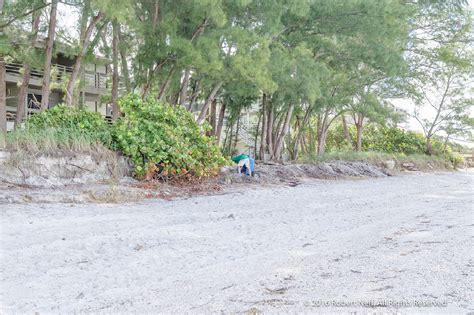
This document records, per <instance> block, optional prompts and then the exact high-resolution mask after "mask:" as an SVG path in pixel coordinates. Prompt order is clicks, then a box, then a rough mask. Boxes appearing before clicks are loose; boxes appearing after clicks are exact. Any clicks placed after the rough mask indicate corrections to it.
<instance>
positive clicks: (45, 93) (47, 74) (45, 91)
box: [41, 0, 58, 110]
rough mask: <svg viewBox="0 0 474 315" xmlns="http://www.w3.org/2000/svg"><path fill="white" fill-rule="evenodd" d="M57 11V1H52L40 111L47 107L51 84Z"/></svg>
mask: <svg viewBox="0 0 474 315" xmlns="http://www.w3.org/2000/svg"><path fill="white" fill-rule="evenodd" d="M57 11H58V0H52V2H51V12H50V16H49V26H48V40H47V42H46V50H45V55H44V67H43V68H44V69H43V85H42V87H41V110H46V109H48V107H49V89H50V83H51V59H52V58H53V44H54V37H55V36H56V16H57Z"/></svg>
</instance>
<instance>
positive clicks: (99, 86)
mask: <svg viewBox="0 0 474 315" xmlns="http://www.w3.org/2000/svg"><path fill="white" fill-rule="evenodd" d="M52 67H53V69H54V70H53V71H51V73H52V74H53V75H55V76H56V78H53V79H55V80H56V81H57V82H62V81H64V80H68V78H69V76H70V75H71V73H72V67H68V66H64V65H59V64H53V65H52ZM5 68H6V72H7V75H8V74H10V75H12V76H17V77H19V78H21V77H22V76H23V70H22V68H23V65H22V64H18V63H8V64H6V66H5ZM43 75H44V70H43V69H38V68H33V69H31V78H32V79H38V80H42V79H43ZM81 80H82V81H83V83H84V85H83V87H84V90H85V91H89V92H96V93H98V94H99V93H100V92H101V90H105V89H107V87H108V86H107V74H105V73H98V72H94V71H88V70H86V71H84V72H83V74H82V78H81Z"/></svg>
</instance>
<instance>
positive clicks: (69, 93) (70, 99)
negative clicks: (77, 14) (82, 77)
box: [65, 10, 105, 106]
mask: <svg viewBox="0 0 474 315" xmlns="http://www.w3.org/2000/svg"><path fill="white" fill-rule="evenodd" d="M84 14H85V15H88V14H89V12H88V10H84V12H83V15H84ZM104 17H105V13H104V12H103V11H99V12H98V13H97V14H96V15H95V16H93V17H92V18H91V19H90V21H89V22H88V24H87V25H86V27H85V29H84V31H83V32H82V33H81V36H80V39H79V51H78V53H77V55H76V56H75V62H74V65H73V67H72V72H71V77H70V78H69V81H68V83H67V87H66V102H65V103H66V105H67V106H72V105H73V103H74V88H75V86H76V81H77V79H78V76H79V73H80V71H81V67H82V61H83V59H84V56H85V55H86V53H87V51H88V49H89V44H90V42H91V36H92V33H93V32H94V30H95V29H96V26H97V24H98V23H99V22H101V21H102V20H103V19H104Z"/></svg>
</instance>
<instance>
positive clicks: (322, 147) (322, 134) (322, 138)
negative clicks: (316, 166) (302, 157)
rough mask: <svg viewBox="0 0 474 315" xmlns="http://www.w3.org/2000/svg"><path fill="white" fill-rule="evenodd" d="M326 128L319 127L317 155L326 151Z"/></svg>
mask: <svg viewBox="0 0 474 315" xmlns="http://www.w3.org/2000/svg"><path fill="white" fill-rule="evenodd" d="M327 134H328V133H327V130H326V129H321V130H320V131H319V135H318V155H323V154H324V153H326V139H327Z"/></svg>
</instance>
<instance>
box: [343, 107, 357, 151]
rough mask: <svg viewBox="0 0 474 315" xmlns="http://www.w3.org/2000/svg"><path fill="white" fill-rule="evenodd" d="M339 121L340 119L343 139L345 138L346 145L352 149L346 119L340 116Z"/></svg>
mask: <svg viewBox="0 0 474 315" xmlns="http://www.w3.org/2000/svg"><path fill="white" fill-rule="evenodd" d="M341 119H342V129H343V130H344V137H345V138H346V141H347V143H348V144H349V145H350V146H351V147H354V144H353V143H352V138H351V134H350V132H349V128H348V127H347V122H346V117H344V114H342V115H341Z"/></svg>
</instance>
